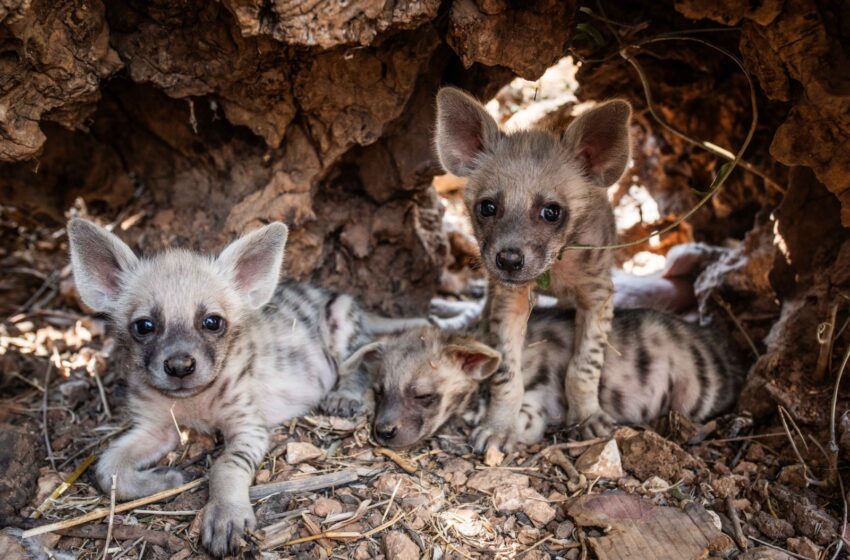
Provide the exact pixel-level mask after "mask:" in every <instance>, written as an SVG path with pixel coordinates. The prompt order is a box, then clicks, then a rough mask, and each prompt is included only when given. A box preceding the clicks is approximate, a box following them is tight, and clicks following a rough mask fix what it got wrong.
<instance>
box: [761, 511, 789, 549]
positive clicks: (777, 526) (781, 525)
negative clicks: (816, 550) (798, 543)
mask: <svg viewBox="0 0 850 560" xmlns="http://www.w3.org/2000/svg"><path fill="white" fill-rule="evenodd" d="M753 525H755V526H756V529H758V530H759V531H761V533H762V534H763V535H764V536H765V537H767V538H769V539H770V540H772V541H778V540H785V539H787V538H790V537H793V536H794V534H795V531H794V526H793V525H791V524H790V523H789V522H788V521H786V520H785V519H779V518H778V517H773V516H772V515H770V514H769V513H767V512H766V511H763V510H762V511H760V512H758V513H756V514H755V516H754V517H753Z"/></svg>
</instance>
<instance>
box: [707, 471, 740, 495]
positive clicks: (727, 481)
mask: <svg viewBox="0 0 850 560" xmlns="http://www.w3.org/2000/svg"><path fill="white" fill-rule="evenodd" d="M711 488H712V489H713V490H714V494H715V495H716V496H717V497H718V498H722V499H724V500H725V499H726V498H735V497H736V496H737V495H738V477H736V476H734V475H730V476H721V477H720V478H715V479H714V480H712V481H711Z"/></svg>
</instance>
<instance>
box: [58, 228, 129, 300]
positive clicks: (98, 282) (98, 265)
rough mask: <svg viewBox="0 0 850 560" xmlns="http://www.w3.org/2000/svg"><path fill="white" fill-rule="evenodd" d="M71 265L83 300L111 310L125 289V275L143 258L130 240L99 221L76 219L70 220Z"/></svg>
mask: <svg viewBox="0 0 850 560" xmlns="http://www.w3.org/2000/svg"><path fill="white" fill-rule="evenodd" d="M68 239H69V241H70V245H71V267H72V268H73V270H74V282H75V283H76V285H77V290H78V291H79V292H80V297H81V298H82V300H83V303H85V304H86V305H88V306H89V307H91V308H92V309H94V310H95V311H100V312H109V311H110V310H111V309H112V306H113V304H114V302H115V299H116V298H117V297H118V296H119V295H120V293H121V290H122V285H121V284H122V282H123V281H124V278H122V277H123V276H125V275H126V273H127V271H129V270H130V269H132V268H133V267H134V266H135V265H136V263H138V261H139V259H138V257H136V255H135V254H134V253H133V250H132V249H130V247H128V246H127V244H126V243H124V242H123V241H121V240H120V239H118V237H116V236H115V235H113V234H111V233H109V232H108V231H107V230H106V229H104V228H102V227H100V226H99V225H97V224H94V223H92V222H89V221H88V220H83V219H82V218H74V219H72V220H71V221H70V222H68Z"/></svg>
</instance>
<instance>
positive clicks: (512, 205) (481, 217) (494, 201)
mask: <svg viewBox="0 0 850 560" xmlns="http://www.w3.org/2000/svg"><path fill="white" fill-rule="evenodd" d="M630 118H631V107H630V106H629V104H628V103H627V102H625V101H622V100H614V101H609V102H607V103H603V104H602V105H599V106H598V107H596V108H594V109H591V110H590V111H587V112H586V113H583V114H582V115H580V116H579V117H578V118H576V119H575V120H574V121H573V122H572V123H571V124H570V125H569V126H568V127H567V129H566V130H564V131H563V133H561V134H555V133H553V132H549V131H543V130H520V131H516V132H511V133H506V132H503V131H501V130H499V126H498V125H497V124H496V121H495V120H493V118H492V117H491V116H490V115H489V114H488V113H487V111H486V110H485V109H484V107H483V106H482V105H481V104H480V103H478V101H476V100H475V99H473V98H472V97H470V96H469V95H467V94H466V93H464V92H462V91H460V90H457V89H454V88H444V89H442V90H441V91H440V92H439V93H438V94H437V131H436V145H437V151H438V154H439V157H440V161H441V162H442V164H443V167H445V168H446V169H447V170H448V171H450V172H451V173H454V174H455V175H459V176H464V177H467V184H466V190H465V200H466V206H467V209H468V211H469V214H470V217H471V219H472V225H473V228H474V230H475V236H476V238H477V239H478V243H479V245H480V248H481V259H482V261H483V262H484V266H485V268H486V270H487V271H488V273H489V286H488V287H489V293H488V302H487V308H486V309H485V318H486V321H487V325H488V330H489V334H490V338H491V340H490V342H491V343H493V344H494V345H495V347H496V348H497V349H499V351H500V352H501V354H502V356H503V358H504V359H503V362H502V365H501V366H500V368H499V371H497V372H496V374H495V375H494V376H493V378H492V381H491V385H490V399H491V400H490V405H489V407H488V410H487V413H486V416H485V419H484V422H483V424H482V425H481V426H480V427H479V428H478V429H477V430H476V431H475V432H474V433H473V445H474V447H475V448H476V450H478V451H482V450H484V449H486V448H487V447H490V446H494V445H498V446H502V447H507V446H510V444H511V443H512V442H513V441H514V440H515V438H516V433H515V429H514V420H515V418H516V417H517V415H518V414H519V410H520V406H521V405H522V399H523V385H522V375H521V373H520V368H521V364H522V345H523V340H525V329H526V323H527V321H528V316H529V313H530V310H531V297H532V288H533V286H534V283H535V279H536V278H538V277H539V276H541V275H542V274H544V273H547V271H548V272H549V273H550V274H549V278H550V286H551V288H550V289H551V291H552V293H553V295H555V296H556V297H558V299H564V298H565V297H567V296H574V297H575V303H576V308H577V312H578V313H577V317H576V329H575V344H574V347H575V349H576V351H575V353H574V354H573V356H572V359H571V360H570V363H569V365H568V366H567V373H566V378H565V379H566V380H565V391H566V395H567V401H568V403H569V407H568V410H569V412H568V416H567V419H566V421H567V424H568V425H579V424H580V433H581V435H582V436H583V437H592V436H595V435H602V434H606V433H608V432H609V431H610V427H611V425H612V418H611V416H610V415H609V414H608V413H606V412H605V411H603V410H602V408H600V406H599V376H600V371H601V369H602V361H603V357H604V350H605V346H606V344H607V337H608V333H609V331H610V329H611V318H612V315H613V285H612V282H611V267H612V265H613V264H614V263H613V255H612V252H611V251H610V250H606V249H593V250H575V251H573V250H567V247H569V246H571V245H590V246H604V245H610V244H611V243H613V242H614V240H615V238H616V230H615V225H614V215H613V211H612V209H611V205H610V203H609V202H608V198H607V193H606V189H605V187H608V186H610V185H612V184H614V183H615V182H616V181H618V180H619V179H620V177H621V176H622V174H623V172H624V171H625V169H626V165H627V163H628V160H629V120H630Z"/></svg>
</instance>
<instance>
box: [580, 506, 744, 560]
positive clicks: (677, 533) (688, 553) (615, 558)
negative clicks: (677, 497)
mask: <svg viewBox="0 0 850 560" xmlns="http://www.w3.org/2000/svg"><path fill="white" fill-rule="evenodd" d="M567 513H568V514H569V515H570V516H571V517H572V518H573V519H574V520H575V522H576V524H578V525H580V526H582V527H588V526H590V527H605V528H607V529H608V531H607V534H606V535H605V536H602V537H590V538H588V542H590V545H591V546H592V547H593V550H594V551H595V552H596V554H597V555H598V556H599V558H600V560H630V559H632V558H635V557H636V553H638V554H637V556H638V557H640V558H654V559H656V560H664V559H669V560H687V559H689V558H693V559H694V560H696V559H698V558H705V557H706V556H707V555H708V553H709V551H725V550H728V549H731V547H734V544H733V543H732V540H731V539H730V538H729V537H728V536H726V535H724V534H723V533H721V532H720V529H719V528H718V527H717V526H716V525H715V523H714V521H713V519H712V517H711V515H710V514H709V513H708V511H706V510H705V508H703V507H702V506H699V505H696V504H690V505H689V506H688V507H686V508H685V509H684V510H681V509H677V508H672V507H659V506H655V505H653V504H652V502H649V501H647V500H644V499H642V498H640V497H638V496H635V495H632V494H625V493H623V492H609V493H605V494H597V495H586V496H581V497H579V498H576V499H575V500H573V501H572V502H570V504H569V505H568V506H567Z"/></svg>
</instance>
